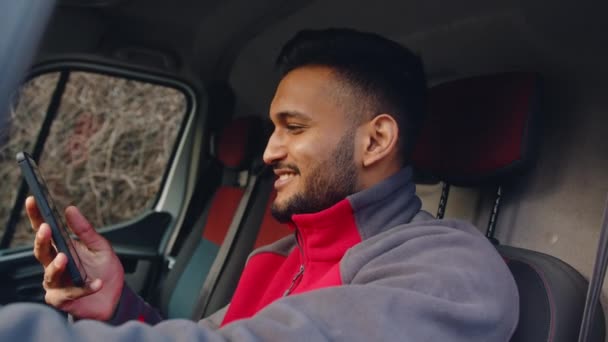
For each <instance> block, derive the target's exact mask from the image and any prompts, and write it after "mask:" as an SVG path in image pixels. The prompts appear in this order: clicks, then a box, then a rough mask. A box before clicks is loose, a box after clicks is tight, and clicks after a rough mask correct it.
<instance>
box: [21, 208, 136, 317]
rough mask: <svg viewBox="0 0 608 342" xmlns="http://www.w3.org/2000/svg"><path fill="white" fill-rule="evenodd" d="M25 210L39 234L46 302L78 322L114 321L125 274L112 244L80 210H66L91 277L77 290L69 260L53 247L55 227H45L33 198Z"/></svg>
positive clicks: (36, 243) (36, 252) (36, 248)
mask: <svg viewBox="0 0 608 342" xmlns="http://www.w3.org/2000/svg"><path fill="white" fill-rule="evenodd" d="M25 209H26V211H27V215H28V216H29V219H30V223H31V224H32V228H33V229H34V231H36V232H37V233H36V239H35V241H34V255H35V257H36V259H38V261H40V263H41V264H42V266H43V267H44V281H43V282H42V285H43V286H44V289H45V290H46V295H45V297H44V299H45V301H46V302H47V303H48V304H50V305H52V306H54V307H56V308H58V309H60V310H63V311H66V312H68V313H70V314H72V315H73V316H74V317H77V318H88V319H97V320H103V321H105V320H108V319H110V318H112V314H113V313H114V310H115V309H116V305H117V304H118V300H119V299H120V294H121V292H122V287H123V281H124V270H123V268H122V264H121V263H120V260H118V257H117V256H116V254H115V253H114V251H113V250H112V247H111V246H110V244H109V243H108V241H107V240H106V239H104V238H103V237H102V236H101V235H99V234H98V233H97V232H96V231H95V229H94V228H93V227H92V226H91V224H90V223H89V221H87V219H86V218H85V217H84V216H83V215H82V214H81V213H80V211H79V210H78V209H77V208H76V207H68V208H66V209H65V217H66V220H67V224H68V227H69V228H70V229H71V230H72V232H74V234H76V236H78V237H79V238H80V241H75V240H73V241H72V242H73V243H74V248H75V249H76V251H77V253H78V256H79V257H80V262H81V263H82V267H83V268H84V269H85V270H86V273H87V277H88V278H87V281H86V284H85V286H84V287H76V286H74V285H73V284H72V281H71V278H70V275H69V272H66V265H67V261H68V258H67V256H66V255H65V254H63V253H57V252H56V250H55V248H54V247H53V246H52V244H51V227H50V226H49V225H48V224H47V223H44V219H43V218H42V215H41V214H40V211H39V210H38V207H37V206H36V201H35V200H34V198H33V197H32V196H30V197H28V198H27V200H26V201H25Z"/></svg>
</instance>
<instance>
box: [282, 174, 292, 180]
mask: <svg viewBox="0 0 608 342" xmlns="http://www.w3.org/2000/svg"><path fill="white" fill-rule="evenodd" d="M291 177H293V174H292V173H284V174H282V175H281V176H279V179H280V180H287V179H289V178H291Z"/></svg>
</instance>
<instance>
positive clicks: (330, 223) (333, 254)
mask: <svg viewBox="0 0 608 342" xmlns="http://www.w3.org/2000/svg"><path fill="white" fill-rule="evenodd" d="M412 174H413V172H412V168H411V167H406V168H403V169H402V170H400V171H399V172H397V173H396V174H394V175H393V176H391V177H389V178H387V179H385V180H384V181H382V182H380V183H378V184H376V185H374V186H373V187H371V188H368V189H365V190H363V191H360V192H357V193H355V194H353V195H350V196H348V197H347V198H345V199H343V200H342V201H340V202H338V203H336V204H335V205H333V206H331V207H329V208H327V209H325V210H322V211H320V212H317V213H312V214H297V215H293V216H292V223H291V225H292V227H293V228H294V229H296V232H297V235H298V237H299V239H298V240H299V241H298V243H299V246H300V248H301V249H302V252H303V254H304V258H305V259H307V260H311V259H314V260H318V261H330V260H339V259H341V258H342V256H343V255H344V253H346V251H347V250H348V249H349V248H350V247H352V246H354V245H355V244H357V243H359V242H361V241H362V240H365V239H368V238H370V237H371V236H374V235H377V234H379V233H381V232H383V231H385V230H388V229H390V228H392V227H395V226H397V225H400V224H406V223H409V222H410V221H411V220H412V218H413V217H414V215H416V213H418V211H420V208H421V206H422V204H421V201H420V199H419V198H418V197H417V196H416V186H415V184H414V182H413V180H412Z"/></svg>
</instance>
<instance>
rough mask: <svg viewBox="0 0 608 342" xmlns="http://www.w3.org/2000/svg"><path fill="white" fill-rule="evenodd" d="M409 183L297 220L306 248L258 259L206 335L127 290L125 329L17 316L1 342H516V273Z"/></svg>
mask: <svg viewBox="0 0 608 342" xmlns="http://www.w3.org/2000/svg"><path fill="white" fill-rule="evenodd" d="M411 178H412V172H411V169H409V168H406V169H403V170H402V171H401V172H399V173H398V174H396V175H394V176H392V177H390V178H389V179H387V180H385V181H383V182H381V183H380V184H378V185H376V186H374V187H372V188H370V189H367V190H364V191H362V192H359V193H356V194H354V195H352V196H349V197H347V198H346V199H344V200H343V201H341V202H339V203H338V204H336V205H335V206H333V207H331V208H329V209H327V210H324V211H322V212H320V213H316V214H305V215H294V218H293V221H294V222H293V228H294V229H295V230H296V231H297V232H298V234H296V235H297V236H298V237H299V238H298V239H297V240H296V239H295V238H294V237H288V238H286V239H283V240H281V241H278V242H277V243H275V244H273V245H271V246H269V247H265V248H262V249H260V250H258V251H256V252H254V255H253V256H252V257H251V258H250V260H249V261H248V264H247V266H246V268H245V270H244V272H243V275H242V278H241V280H240V282H239V286H238V288H237V290H236V293H235V295H234V297H233V300H232V302H231V304H230V306H229V307H228V308H227V309H225V310H221V311H220V312H218V313H217V314H215V315H212V316H211V317H209V318H207V319H205V320H201V321H200V322H198V323H195V322H191V321H187V320H167V321H161V318H160V317H159V316H158V314H157V313H156V311H154V310H153V309H152V308H151V307H149V306H148V305H147V304H146V303H145V302H143V300H141V299H140V298H139V297H137V296H136V295H134V294H133V293H132V292H131V291H130V290H129V289H127V288H125V290H124V291H123V295H122V298H121V302H120V304H119V307H118V309H117V313H116V315H115V318H114V319H113V321H112V322H111V323H112V324H115V325H116V324H117V325H118V326H115V325H112V324H108V323H103V322H96V321H90V320H82V321H78V322H77V323H73V324H71V323H68V322H66V321H65V320H64V319H63V318H62V317H61V316H60V315H58V314H57V313H56V312H55V311H54V310H52V309H50V308H47V307H44V306H42V305H36V304H13V305H9V306H7V307H5V308H3V309H0V341H13V340H15V341H38V340H44V341H136V340H141V341H195V340H196V341H337V340H341V341H417V342H420V341H458V342H460V341H462V342H464V341H467V342H471V341H479V342H494V341H496V342H498V341H508V340H509V339H510V337H511V335H512V334H513V331H514V330H515V327H516V325H517V319H518V314H519V307H518V305H519V298H518V293H517V288H516V285H515V282H514V280H513V277H512V276H511V274H510V272H509V270H508V268H507V267H506V265H505V263H504V262H503V260H502V259H501V257H500V256H499V255H498V253H497V252H496V251H495V249H494V247H493V246H492V245H491V244H490V243H489V242H488V241H487V240H486V239H485V237H484V236H483V235H482V234H481V233H480V232H479V231H478V230H477V229H475V227H473V226H471V225H470V224H467V223H465V222H462V221H457V220H435V219H434V218H433V217H432V216H431V215H430V214H428V213H426V212H424V211H421V210H420V207H421V205H420V200H419V199H418V197H417V196H416V195H415V186H414V184H413V183H412V181H411ZM141 317H143V318H144V319H145V321H146V322H147V323H142V322H139V321H137V320H136V319H137V318H141ZM220 326H221V327H220Z"/></svg>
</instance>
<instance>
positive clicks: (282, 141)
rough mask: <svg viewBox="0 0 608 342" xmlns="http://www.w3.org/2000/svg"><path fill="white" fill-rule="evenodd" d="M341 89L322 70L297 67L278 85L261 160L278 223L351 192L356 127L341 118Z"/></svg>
mask: <svg viewBox="0 0 608 342" xmlns="http://www.w3.org/2000/svg"><path fill="white" fill-rule="evenodd" d="M341 87H343V85H342V84H341V81H339V80H338V79H337V78H336V77H335V76H334V75H333V74H332V72H331V69H329V68H326V67H301V68H297V69H295V70H293V71H291V72H290V73H289V74H287V75H286V76H285V77H284V78H283V79H282V80H281V82H280V83H279V86H278V88H277V91H276V93H275V96H274V99H273V100H272V104H271V106H270V119H271V120H272V122H273V124H274V126H275V130H274V132H273V134H272V136H271V137H270V140H269V141H268V145H267V146H266V151H265V152H264V161H265V162H266V163H267V164H270V165H272V166H273V168H274V172H275V174H276V175H277V180H276V182H275V189H276V190H277V198H276V199H275V201H274V203H273V205H272V213H273V215H274V216H275V218H277V219H278V220H279V221H281V222H286V221H288V220H289V219H290V218H291V215H293V214H302V213H314V212H317V211H320V210H323V209H326V208H328V207H330V206H332V205H334V204H335V203H337V202H338V201H340V200H342V199H344V198H345V197H346V196H348V195H350V194H352V193H354V192H355V191H356V187H357V178H358V177H357V174H358V170H357V167H356V164H355V152H356V151H355V141H354V140H355V134H356V126H357V125H356V122H353V118H352V117H353V116H351V115H347V113H346V111H347V109H346V108H348V107H349V106H348V105H345V104H344V101H347V100H348V98H347V96H346V95H344V94H339V92H340V91H339V89H341Z"/></svg>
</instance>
